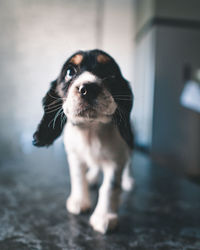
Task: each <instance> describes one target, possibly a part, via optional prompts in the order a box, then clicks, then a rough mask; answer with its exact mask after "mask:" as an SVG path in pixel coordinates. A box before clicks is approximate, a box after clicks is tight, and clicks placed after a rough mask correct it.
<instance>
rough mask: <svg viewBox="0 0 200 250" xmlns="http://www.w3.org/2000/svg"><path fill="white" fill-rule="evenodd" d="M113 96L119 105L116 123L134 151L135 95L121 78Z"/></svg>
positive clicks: (113, 91) (114, 88) (115, 118)
mask: <svg viewBox="0 0 200 250" xmlns="http://www.w3.org/2000/svg"><path fill="white" fill-rule="evenodd" d="M112 95H113V98H114V100H115V102H116V103H117V109H116V111H115V114H114V117H113V118H114V121H115V123H116V125H117V127H118V129H119V132H120V134H121V136H122V138H123V139H124V140H125V141H126V143H127V144H128V146H129V147H130V148H131V149H133V147H134V135H133V132H132V128H131V122H130V113H131V109H132V105H133V94H132V91H131V88H130V86H129V83H128V81H126V80H125V79H124V78H123V77H122V76H120V77H119V78H118V79H117V81H116V82H115V87H113V90H112Z"/></svg>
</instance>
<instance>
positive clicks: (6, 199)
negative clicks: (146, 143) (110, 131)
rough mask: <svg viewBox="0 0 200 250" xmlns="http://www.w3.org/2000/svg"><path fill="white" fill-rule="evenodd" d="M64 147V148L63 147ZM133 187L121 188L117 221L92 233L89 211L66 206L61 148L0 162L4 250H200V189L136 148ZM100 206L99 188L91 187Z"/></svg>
mask: <svg viewBox="0 0 200 250" xmlns="http://www.w3.org/2000/svg"><path fill="white" fill-rule="evenodd" d="M61 151H62V150H61ZM133 169H134V175H135V179H136V187H135V189H134V190H133V191H132V192H130V193H123V195H122V205H121V208H120V216H121V217H120V225H119V227H118V228H117V230H116V231H115V232H113V233H110V234H108V235H101V234H99V233H96V232H94V231H93V230H92V229H91V228H90V226H89V224H88V218H89V214H84V215H80V216H73V215H70V214H69V213H67V211H66V209H65V200H66V197H67V195H68V194H69V178H68V169H67V166H66V160H65V155H64V152H60V153H56V152H54V151H53V150H52V149H35V150H33V152H32V153H31V154H29V155H26V156H24V157H21V158H20V159H18V160H8V161H7V162H2V163H1V166H0V249H1V250H36V249H37V250H59V249H62V250H65V249H67V250H70V249H73V250H74V249H77V250H79V249H80V250H81V249H85V250H90V249H91V250H93V249H96V250H98V249H113V250H118V249H119V250H123V249H138V250H139V249H146V250H151V249H162V250H164V249H170V250H173V249H184V250H186V249H187V250H197V249H198V250H199V249H200V186H198V185H197V184H193V183H192V182H190V181H188V180H186V179H183V178H181V177H178V176H176V175H175V174H173V173H172V172H171V171H170V170H168V169H165V168H163V167H159V166H156V165H154V164H151V162H150V160H149V159H148V158H147V157H146V156H144V155H142V154H140V153H136V154H135V156H134V162H133ZM91 194H92V199H93V202H94V203H95V201H96V198H97V190H95V189H93V190H92V192H91Z"/></svg>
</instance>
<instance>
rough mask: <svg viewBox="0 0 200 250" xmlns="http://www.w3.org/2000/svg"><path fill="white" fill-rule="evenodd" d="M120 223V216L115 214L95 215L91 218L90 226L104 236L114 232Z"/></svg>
mask: <svg viewBox="0 0 200 250" xmlns="http://www.w3.org/2000/svg"><path fill="white" fill-rule="evenodd" d="M117 223H118V216H117V214H115V213H106V214H103V213H102V214H100V213H94V214H93V215H92V216H91V217H90V225H91V226H92V227H93V229H94V230H95V231H98V232H100V233H102V234H105V233H107V232H108V231H111V230H113V229H114V228H115V227H116V226H117Z"/></svg>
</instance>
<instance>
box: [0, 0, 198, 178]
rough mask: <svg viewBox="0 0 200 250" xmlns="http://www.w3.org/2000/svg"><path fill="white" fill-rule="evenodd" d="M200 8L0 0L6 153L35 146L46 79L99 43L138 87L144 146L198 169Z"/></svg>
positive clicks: (0, 135)
mask: <svg viewBox="0 0 200 250" xmlns="http://www.w3.org/2000/svg"><path fill="white" fill-rule="evenodd" d="M199 10H200V1H199V0H190V1H188V0H169V1H165V0H125V1H124V0H85V1H81V0H49V1H46V0H40V1H35V0H29V1H27V0H17V1H12V0H7V1H0V34H1V37H0V58H1V60H0V88H1V91H0V117H1V130H0V152H1V161H3V160H5V159H8V158H16V157H17V158H18V159H19V158H20V157H24V156H25V155H31V154H32V153H33V152H34V151H35V150H37V149H34V148H33V147H32V145H31V140H32V134H33V132H34V130H35V128H36V126H37V123H38V121H39V120H40V118H41V115H42V106H41V99H42V97H43V96H44V93H45V91H46V90H47V89H48V86H49V82H50V81H52V80H53V79H55V78H56V77H57V76H58V74H59V71H60V69H61V66H62V65H63V63H64V61H65V60H66V59H67V58H68V57H69V56H70V55H71V54H72V53H73V52H75V51H77V50H80V49H83V50H85V49H86V50H87V49H94V48H100V49H103V50H105V51H106V52H108V53H109V54H111V55H112V56H113V57H114V58H115V59H116V61H117V62H118V63H119V65H120V67H121V70H122V73H123V75H124V77H125V78H127V79H128V80H129V81H130V83H131V85H132V87H133V91H134V95H135V102H134V109H133V112H132V120H133V123H134V129H135V133H136V145H137V148H139V149H141V150H143V151H145V152H150V153H151V156H152V157H153V159H154V160H156V161H158V162H160V163H162V164H167V165H168V166H169V165H170V166H173V168H178V169H180V170H181V171H182V172H186V173H188V174H191V175H194V176H198V175H200V113H199V109H198V108H199V102H200V97H199V95H198V92H199V82H198V81H199V78H200V76H199V78H198V77H196V76H198V74H197V73H198V69H200V57H199V55H200V31H199V29H200V15H199ZM191 82H192V84H193V87H194V91H192V93H191V91H190V86H189V87H188V83H189V85H190V83H191ZM186 87H187V89H186V90H185V88H186ZM188 89H189V90H188ZM183 95H184V96H183ZM188 95H189V99H190V100H189V103H188V102H187V100H186V103H185V99H187V96H188ZM181 98H182V99H183V100H182V99H181ZM190 102H195V103H194V104H193V103H192V104H191V103H190ZM184 104H185V105H184ZM190 104H191V105H190ZM191 107H192V108H191ZM61 144H62V143H61V140H58V142H56V143H55V145H54V147H53V149H50V150H49V153H52V151H56V152H57V153H59V151H60V148H61V147H62V146H61Z"/></svg>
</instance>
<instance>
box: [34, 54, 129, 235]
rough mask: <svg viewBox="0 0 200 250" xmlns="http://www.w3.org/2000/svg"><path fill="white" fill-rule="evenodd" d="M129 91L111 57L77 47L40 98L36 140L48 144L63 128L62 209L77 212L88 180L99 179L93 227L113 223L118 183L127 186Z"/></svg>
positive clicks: (84, 202) (86, 204)
mask: <svg viewBox="0 0 200 250" xmlns="http://www.w3.org/2000/svg"><path fill="white" fill-rule="evenodd" d="M132 102H133V95H132V92H131V89H130V86H129V84H128V82H127V81H126V80H125V79H124V78H123V76H122V74H121V72H120V69H119V67H118V65H117V64H116V62H115V61H114V59H113V58H112V57H111V56H109V55H108V54H107V53H105V52H103V51H101V50H90V51H78V52H77V53H75V54H73V55H72V56H71V57H70V58H69V59H68V60H67V61H66V62H65V64H64V65H63V68H62V70H61V73H60V75H59V76H58V78H57V79H56V80H55V81H53V82H52V83H51V86H50V89H49V91H48V92H47V94H46V95H45V97H44V98H43V107H44V115H43V117H42V120H41V122H40V124H39V125H38V127H37V130H36V132H35V133H34V136H33V138H34V140H33V144H34V145H35V146H38V147H41V146H49V145H51V144H52V143H53V142H54V140H55V139H56V138H57V137H59V136H60V135H61V133H62V130H64V145H65V149H66V152H67V156H68V162H69V169H70V178H71V194H70V196H69V198H68V199H67V202H66V207H67V210H68V211H69V212H70V213H72V214H79V213H81V212H84V211H86V210H88V209H89V208H90V207H91V202H90V196H89V189H88V185H89V184H95V183H96V182H97V181H98V175H99V171H102V172H103V182H102V184H101V187H100V189H99V197H98V202H97V205H96V208H95V210H94V212H93V214H92V216H91V217H90V224H91V226H92V227H93V229H94V230H96V231H99V232H101V233H106V232H107V231H108V230H111V229H113V228H114V227H115V226H116V225H117V220H118V215H117V212H118V206H119V196H120V191H121V187H122V188H123V189H124V190H130V189H131V187H132V185H133V178H132V177H131V175H130V158H131V152H132V149H133V133H132V130H131V125H130V112H131V108H132Z"/></svg>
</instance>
